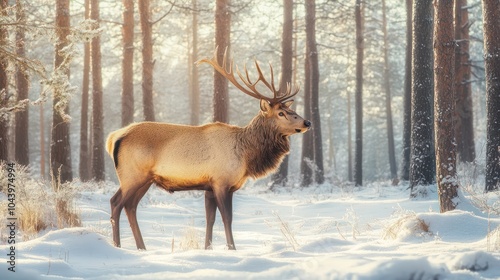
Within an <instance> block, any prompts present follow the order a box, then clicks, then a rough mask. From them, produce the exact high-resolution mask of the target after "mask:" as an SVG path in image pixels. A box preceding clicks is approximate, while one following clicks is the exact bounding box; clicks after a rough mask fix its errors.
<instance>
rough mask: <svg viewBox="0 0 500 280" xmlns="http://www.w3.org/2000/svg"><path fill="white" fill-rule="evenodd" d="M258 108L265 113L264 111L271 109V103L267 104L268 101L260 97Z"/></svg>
mask: <svg viewBox="0 0 500 280" xmlns="http://www.w3.org/2000/svg"><path fill="white" fill-rule="evenodd" d="M260 110H262V112H264V113H266V112H269V111H270V110H271V104H269V102H268V101H267V100H265V99H261V100H260Z"/></svg>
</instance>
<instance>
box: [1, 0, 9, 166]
mask: <svg viewBox="0 0 500 280" xmlns="http://www.w3.org/2000/svg"><path fill="white" fill-rule="evenodd" d="M7 2H8V1H7V0H0V14H1V15H2V16H4V15H6V12H5V9H6V8H7V5H8V3H7ZM7 37H8V33H7V29H6V28H5V27H2V26H1V25H0V45H5V44H6V43H5V41H6V40H7ZM6 70H7V60H5V59H0V108H1V107H7V101H8V95H7V84H8V81H7V71H6ZM7 129H8V114H7V113H4V114H0V161H7V160H8V150H7V146H8V141H7V140H8V139H7Z"/></svg>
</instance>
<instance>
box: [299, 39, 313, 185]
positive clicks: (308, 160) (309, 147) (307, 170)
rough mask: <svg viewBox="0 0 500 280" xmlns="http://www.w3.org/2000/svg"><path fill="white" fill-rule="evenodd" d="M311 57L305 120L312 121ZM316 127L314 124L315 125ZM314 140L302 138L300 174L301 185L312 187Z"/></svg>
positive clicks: (305, 63)
mask: <svg viewBox="0 0 500 280" xmlns="http://www.w3.org/2000/svg"><path fill="white" fill-rule="evenodd" d="M307 53H309V45H307V44H306V54H307ZM309 59H310V57H309V56H308V55H306V57H305V61H304V76H305V80H304V119H306V120H310V119H311V86H310V85H311V74H310V72H311V69H310V68H309V66H308V65H309ZM313 125H314V124H313ZM313 145H314V138H313V135H312V133H305V134H304V135H303V136H302V157H301V162H300V174H301V175H302V182H301V185H302V186H303V187H306V186H310V185H311V184H312V183H313V181H314V172H313V169H312V167H311V164H312V163H313V160H314V149H313Z"/></svg>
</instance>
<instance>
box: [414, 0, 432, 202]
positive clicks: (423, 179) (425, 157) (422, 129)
mask: <svg viewBox="0 0 500 280" xmlns="http://www.w3.org/2000/svg"><path fill="white" fill-rule="evenodd" d="M432 15H433V12H432V0H422V1H414V2H413V48H412V59H413V61H412V93H411V103H412V112H411V122H412V125H411V151H410V153H411V156H410V187H411V197H416V196H418V195H419V193H418V190H417V188H416V187H417V186H420V185H430V184H432V183H433V181H434V178H435V177H434V175H435V155H434V144H433V143H434V141H433V128H432V127H433V114H434V113H433V107H432V104H433V94H434V85H433V60H432V51H433V50H432V31H433V29H432V28H433V17H432ZM422 195H423V194H422Z"/></svg>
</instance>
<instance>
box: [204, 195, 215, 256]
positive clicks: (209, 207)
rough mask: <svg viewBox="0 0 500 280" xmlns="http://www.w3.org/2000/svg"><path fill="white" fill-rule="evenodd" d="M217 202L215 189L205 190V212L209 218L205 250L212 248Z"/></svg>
mask: <svg viewBox="0 0 500 280" xmlns="http://www.w3.org/2000/svg"><path fill="white" fill-rule="evenodd" d="M216 210H217V203H216V202H215V195H214V192H213V191H205V214H206V218H207V230H206V232H205V250H208V249H212V232H213V229H214V223H215V212H216Z"/></svg>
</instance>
